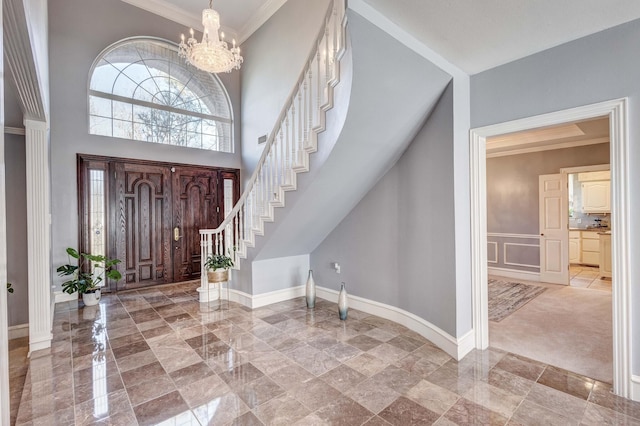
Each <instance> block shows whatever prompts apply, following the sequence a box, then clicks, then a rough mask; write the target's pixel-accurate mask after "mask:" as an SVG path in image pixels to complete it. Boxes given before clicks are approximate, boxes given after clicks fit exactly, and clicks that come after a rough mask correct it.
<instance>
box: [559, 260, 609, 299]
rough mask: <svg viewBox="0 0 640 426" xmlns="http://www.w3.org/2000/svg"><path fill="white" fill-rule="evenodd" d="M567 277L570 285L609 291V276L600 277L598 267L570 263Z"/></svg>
mask: <svg viewBox="0 0 640 426" xmlns="http://www.w3.org/2000/svg"><path fill="white" fill-rule="evenodd" d="M569 277H570V279H569V285H570V286H571V287H582V288H590V289H592V290H604V291H609V292H610V291H611V278H603V277H601V276H600V268H597V267H595V266H586V265H577V264H573V265H570V266H569Z"/></svg>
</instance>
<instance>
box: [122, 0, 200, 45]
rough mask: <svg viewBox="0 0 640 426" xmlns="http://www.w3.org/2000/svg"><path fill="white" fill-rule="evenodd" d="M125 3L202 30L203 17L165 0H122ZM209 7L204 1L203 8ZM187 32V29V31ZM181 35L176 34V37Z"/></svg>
mask: <svg viewBox="0 0 640 426" xmlns="http://www.w3.org/2000/svg"><path fill="white" fill-rule="evenodd" d="M122 1H123V2H125V3H129V4H130V5H132V6H135V7H138V8H140V9H142V10H146V11H147V12H151V13H153V14H156V15H158V16H162V17H163V18H166V19H168V20H170V21H173V22H177V23H178V24H182V25H186V26H187V27H190V28H193V29H194V30H196V31H202V18H201V16H200V15H194V14H193V13H189V12H187V11H185V10H184V9H183V8H181V7H178V6H176V5H174V4H171V3H169V2H166V1H163V0H122ZM205 7H207V5H206V4H205V2H203V6H202V8H203V9H204V8H205ZM185 32H186V31H185ZM178 37H179V35H178V34H176V39H177V38H178Z"/></svg>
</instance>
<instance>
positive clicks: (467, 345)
mask: <svg viewBox="0 0 640 426" xmlns="http://www.w3.org/2000/svg"><path fill="white" fill-rule="evenodd" d="M316 294H317V295H318V297H321V298H323V299H325V300H328V301H330V302H336V303H337V302H338V292H337V291H335V290H330V289H327V288H323V287H316ZM348 304H349V307H351V308H353V309H358V310H360V311H363V312H366V313H368V314H371V315H376V316H379V317H381V318H385V319H388V320H391V321H394V322H397V323H398V324H401V325H404V326H405V327H407V328H408V329H410V330H413V331H415V332H416V333H418V334H420V335H421V336H423V337H424V338H426V339H427V340H429V341H430V342H432V343H433V344H435V345H436V346H438V347H439V348H440V349H442V350H443V351H445V352H446V353H447V354H449V355H450V356H451V357H453V358H455V359H456V360H458V361H459V360H461V359H462V358H464V356H465V355H467V354H468V353H469V352H471V351H472V350H473V349H474V347H475V341H474V333H473V330H471V331H469V332H468V333H466V334H465V335H464V336H462V337H461V338H459V339H456V338H455V337H453V336H451V335H450V334H449V333H447V332H446V331H444V330H442V329H440V328H439V327H437V326H435V325H433V324H431V323H430V322H429V321H426V320H424V319H422V318H420V317H419V316H417V315H415V314H412V313H411V312H407V311H405V310H403V309H400V308H397V307H395V306H391V305H386V304H384V303H380V302H376V301H373V300H369V299H365V298H362V297H358V296H352V295H349V296H348Z"/></svg>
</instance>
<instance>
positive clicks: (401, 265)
mask: <svg viewBox="0 0 640 426" xmlns="http://www.w3.org/2000/svg"><path fill="white" fill-rule="evenodd" d="M452 112H453V89H452V86H451V85H449V86H448V87H447V89H446V90H445V92H444V94H443V95H442V97H441V99H440V101H439V102H438V104H437V105H436V107H435V109H434V111H433V113H432V115H431V116H430V117H429V118H428V119H427V121H426V123H425V125H424V126H423V127H422V129H421V130H420V131H419V132H418V134H417V136H416V137H415V139H414V140H413V142H412V143H411V145H410V146H409V147H408V149H407V150H406V151H405V153H404V154H403V155H402V157H401V158H400V159H399V160H398V162H397V163H396V164H395V165H394V166H393V167H392V168H391V169H390V170H389V172H388V173H386V175H385V176H384V177H382V178H381V179H380V181H379V182H378V183H377V184H376V185H375V186H374V187H373V189H371V191H369V193H368V194H367V195H365V197H364V198H363V199H362V201H360V203H359V204H358V205H357V206H356V207H355V208H354V209H353V210H352V211H351V213H349V214H348V215H347V217H346V218H345V219H344V220H343V221H342V222H341V223H340V225H338V226H337V227H336V229H335V230H334V231H333V232H331V234H330V235H329V236H328V237H327V238H326V239H325V240H324V241H323V242H322V243H321V244H320V246H319V247H318V248H317V249H316V250H314V251H313V253H312V255H311V266H312V269H313V271H314V274H315V277H316V282H317V283H318V285H320V286H324V287H328V288H333V289H336V290H337V289H338V285H339V283H340V281H345V282H346V284H347V290H348V292H349V293H350V294H353V295H357V296H360V297H364V298H366V299H370V300H375V301H377V302H381V303H385V304H388V305H392V306H397V307H399V308H401V309H404V310H406V311H409V312H411V313H413V314H415V315H418V316H419V317H421V318H424V319H425V320H427V321H429V322H431V323H432V324H434V325H436V326H438V327H440V328H441V329H443V330H444V331H446V332H447V333H449V334H450V335H452V336H455V335H456V286H455V282H456V274H455V246H454V240H453V238H452V235H454V232H455V231H454V228H455V224H454V190H453V146H452V139H453V125H454V124H453V115H452ZM332 262H338V263H340V264H341V266H342V271H341V274H340V275H337V274H336V273H335V271H334V270H333V269H332V268H331V266H330V264H331V263H332Z"/></svg>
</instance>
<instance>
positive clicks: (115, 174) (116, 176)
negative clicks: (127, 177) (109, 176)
mask: <svg viewBox="0 0 640 426" xmlns="http://www.w3.org/2000/svg"><path fill="white" fill-rule="evenodd" d="M113 178H114V179H116V180H117V179H118V172H113Z"/></svg>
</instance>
